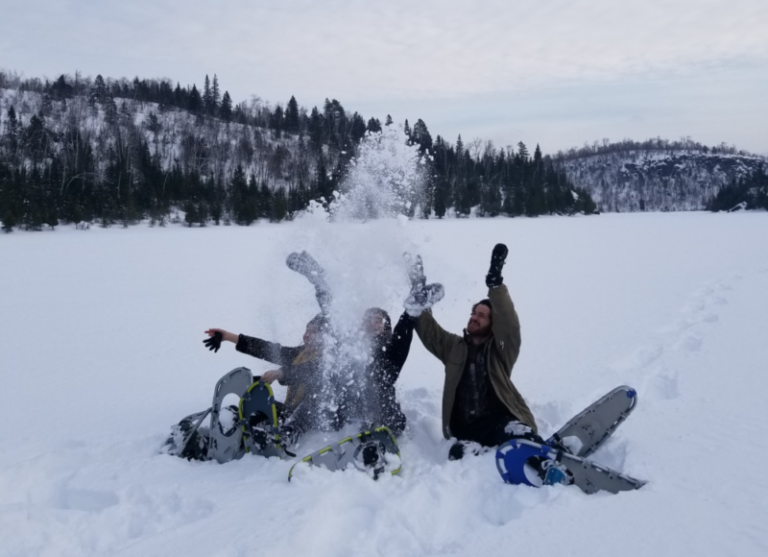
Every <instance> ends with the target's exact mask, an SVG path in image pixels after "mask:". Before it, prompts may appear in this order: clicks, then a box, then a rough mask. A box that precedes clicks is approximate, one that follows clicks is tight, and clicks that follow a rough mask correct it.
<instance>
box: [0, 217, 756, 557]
mask: <svg viewBox="0 0 768 557" xmlns="http://www.w3.org/2000/svg"><path fill="white" fill-rule="evenodd" d="M766 237H768V220H766V214H765V213H764V212H748V213H740V214H710V213H685V214H681V213H676V214H662V213H655V214H621V215H614V214H605V215H602V216H600V217H598V218H586V217H575V218H570V219H566V218H557V217H552V218H548V217H543V218H538V219H528V218H518V219H508V218H495V219H461V220H458V219H451V220H442V221H438V220H418V219H417V220H408V219H406V218H404V217H400V218H383V219H379V220H369V221H368V222H360V221H356V220H354V221H343V220H337V221H336V222H334V223H330V222H328V221H327V220H326V219H325V217H324V215H323V214H322V213H320V212H314V213H312V212H311V213H309V214H306V215H304V216H302V217H300V218H297V219H296V220H295V221H293V222H287V223H280V224H269V223H264V222H260V223H258V224H256V225H253V226H248V227H224V226H222V227H206V228H192V229H187V228H182V227H179V226H170V227H167V228H164V229H160V228H149V227H146V226H137V227H133V228H131V229H129V230H122V229H115V228H106V229H104V228H97V227H93V228H91V229H90V230H85V231H84V230H76V229H75V228H74V227H73V226H62V227H60V228H59V229H58V230H57V231H55V232H50V231H45V232H40V233H25V232H19V233H13V234H8V235H2V236H0V261H1V262H2V273H0V316H1V318H0V338H2V340H3V341H2V343H0V392H2V393H4V394H5V400H4V404H3V405H2V406H1V407H0V421H2V423H3V424H4V427H3V428H2V430H0V446H2V451H0V557H22V556H23V557H43V556H56V557H68V556H73V557H74V556H76V557H86V556H99V557H102V556H113V555H114V556H121V557H129V556H134V555H135V556H141V557H148V556H155V555H157V556H160V555H163V556H167V555H184V556H186V557H214V556H217V557H224V556H227V557H234V556H246V555H295V554H309V555H319V556H325V555H327V556H339V555H349V556H352V555H354V556H361V555H365V556H367V555H382V556H395V555H397V556H401V555H402V556H414V557H417V556H418V557H421V556H424V555H462V556H464V555H466V556H474V555H488V556H495V555H498V556H502V555H509V554H510V553H515V554H523V555H550V554H555V555H561V554H567V555H588V556H590V557H601V556H614V555H617V554H620V555H622V556H623V557H640V556H658V555H707V556H713V557H715V556H717V557H721V556H723V555H739V556H742V557H751V556H762V555H765V554H766V552H768V533H766V530H765V527H764V522H765V517H766V516H768V480H767V479H766V476H765V474H763V473H762V469H763V468H764V465H763V463H764V462H765V461H766V460H767V459H768V449H766V446H765V444H764V443H761V442H760V440H761V438H762V432H763V430H764V429H765V427H764V424H765V422H766V419H767V418H768V408H767V407H766V405H765V402H764V395H765V393H766V392H767V391H768V375H767V374H766V373H765V362H766V361H768V343H766V342H765V331H767V330H768V243H766V242H765V241H764V239H765V238H766ZM497 242H504V243H506V244H507V245H508V246H509V248H510V256H509V259H508V262H507V266H506V267H505V270H504V276H505V283H506V284H507V285H508V286H509V288H510V292H511V294H512V298H513V300H514V301H515V304H516V307H517V311H518V313H519V315H520V320H521V324H522V335H523V345H522V351H521V355H520V359H519V360H518V362H517V364H516V366H515V368H514V372H513V375H512V378H513V380H514V382H515V384H516V386H517V387H518V388H519V390H520V391H521V392H522V394H523V395H524V397H525V398H526V400H527V402H528V404H529V405H530V406H531V408H532V410H533V412H534V414H535V416H536V419H537V421H538V423H539V426H540V429H541V431H542V433H543V434H544V435H547V434H549V433H551V432H553V431H555V430H556V429H557V428H558V427H559V426H560V425H561V424H562V423H563V422H564V421H565V420H567V419H568V418H569V417H571V416H572V415H573V414H575V413H576V412H578V411H580V410H581V409H582V408H584V407H585V406H586V405H587V404H589V403H590V402H592V401H593V400H595V399H596V398H597V397H598V396H600V395H602V394H603V393H605V392H607V391H608V390H610V389H612V388H613V387H615V386H617V385H621V384H628V385H631V386H633V387H635V388H636V389H637V391H638V396H639V403H638V407H637V409H636V410H635V411H634V413H633V414H632V416H631V417H630V418H629V419H628V420H627V422H626V423H625V424H623V425H622V426H621V428H620V429H619V430H618V431H617V432H616V433H615V434H614V436H613V437H612V438H611V440H610V441H609V442H608V443H607V445H606V446H605V447H603V448H602V449H601V450H600V451H599V452H598V453H596V454H595V455H594V459H595V460H597V461H598V462H602V463H604V464H606V465H608V466H611V467H614V468H616V469H618V470H620V471H623V472H625V473H628V474H630V475H632V476H635V477H638V478H642V479H645V480H648V482H649V483H648V484H647V485H646V486H645V487H643V488H642V489H641V490H639V491H634V492H627V493H621V494H619V495H610V494H597V495H585V494H583V493H582V492H581V491H579V490H578V489H576V488H569V487H564V486H555V487H550V488H542V489H535V488H529V487H523V486H512V485H506V484H504V483H502V481H501V479H500V477H499V475H498V473H497V471H496V468H495V462H494V456H493V454H492V453H489V454H486V455H482V456H479V457H475V458H466V459H464V460H463V461H458V462H449V461H447V453H448V448H449V446H450V442H449V441H447V440H444V439H443V438H442V436H441V431H440V401H441V392H442V379H443V371H442V367H441V365H440V363H439V362H438V361H437V360H436V359H434V358H433V357H432V356H431V355H430V354H428V353H427V352H426V350H425V349H424V348H423V347H422V346H421V343H420V342H419V340H418V339H414V342H413V346H412V349H411V354H410V356H409V359H408V361H407V363H406V365H405V368H404V370H403V373H402V375H401V378H400V380H399V382H398V396H399V398H400V400H401V402H402V405H403V409H404V412H405V413H406V415H407V417H408V420H409V426H408V429H407V431H406V433H405V434H404V435H403V436H402V438H401V439H400V440H399V444H400V450H401V454H402V457H403V469H402V472H401V473H400V475H398V476H393V477H385V478H382V479H380V480H379V481H372V480H371V479H370V478H369V477H367V476H366V475H364V474H360V473H357V472H354V471H347V472H336V473H333V472H328V471H326V470H323V469H307V470H305V473H303V474H301V475H300V476H298V477H297V478H295V479H294V480H293V481H291V482H288V480H287V476H288V470H289V469H290V467H291V466H292V465H293V464H294V462H293V461H290V460H286V461H281V460H277V459H264V458H259V457H255V456H246V457H245V458H243V459H242V460H239V461H236V462H230V463H227V464H223V465H219V464H216V463H215V462H187V461H185V460H182V459H179V458H176V457H171V456H168V455H164V454H161V452H160V447H161V445H162V443H163V440H164V439H165V438H166V436H167V434H168V432H169V430H170V426H171V425H172V424H173V423H175V422H177V421H178V420H179V419H180V418H182V417H183V416H185V415H187V414H189V413H191V412H194V411H198V410H201V409H203V408H205V407H207V406H208V405H209V404H210V400H211V397H212V394H213V392H212V391H213V386H214V384H215V383H216V380H217V379H218V378H219V377H220V376H221V375H223V374H224V373H225V372H227V371H229V370H231V369H233V368H235V367H238V366H242V365H245V366H247V367H249V368H250V369H251V370H253V371H254V373H261V372H263V371H265V370H268V369H270V368H271V366H269V365H268V364H265V363H263V362H260V361H258V360H255V359H253V358H249V357H247V356H244V355H243V354H240V353H237V352H236V351H235V350H233V349H232V347H231V345H230V346H225V347H224V348H223V349H222V350H220V351H219V352H218V353H216V354H214V353H212V352H209V351H208V350H206V349H205V347H204V346H203V344H202V343H201V341H202V339H203V338H204V335H203V331H204V330H206V329H207V328H209V327H223V328H227V329H228V330H232V331H236V332H243V333H248V334H252V335H257V336H261V337H264V338H268V339H271V340H275V341H279V342H282V343H284V344H286V345H296V344H298V343H299V342H300V341H301V334H302V332H303V328H304V324H305V323H306V322H307V320H308V319H309V318H311V317H312V316H313V315H314V314H315V313H316V311H317V308H316V303H315V300H314V295H313V291H312V288H311V286H310V285H309V284H307V282H306V280H305V279H303V277H301V276H299V275H297V274H296V273H294V272H292V271H290V270H289V269H287V268H286V266H285V264H284V261H285V258H286V255H287V254H288V253H290V252H291V251H294V250H301V249H306V250H308V251H309V252H310V253H312V254H313V255H315V257H316V258H317V259H318V261H320V262H321V263H322V264H323V265H324V266H325V267H326V269H327V271H328V275H329V282H330V283H331V285H332V287H333V288H334V291H335V292H336V293H337V295H338V296H340V297H344V299H345V300H348V303H347V304H346V309H347V311H348V312H349V314H348V315H349V316H350V317H349V318H350V319H357V316H358V315H360V314H361V313H362V310H363V309H365V308H366V307H370V306H372V305H376V306H381V307H383V308H386V309H387V310H388V311H389V312H390V314H391V315H392V316H393V317H394V316H396V315H398V313H399V312H400V311H401V308H402V301H403V299H404V297H405V296H406V294H407V292H408V283H407V278H406V276H405V274H404V269H403V266H402V257H401V256H402V253H403V251H406V250H408V251H411V252H414V253H420V254H421V255H422V256H423V258H424V264H425V270H426V273H427V277H428V279H429V280H430V281H439V282H441V283H443V284H444V286H445V290H446V297H445V299H443V300H442V301H441V302H440V303H439V304H438V305H437V306H435V311H434V313H435V316H436V318H437V319H438V321H439V322H440V323H441V324H442V325H443V326H444V327H445V328H446V329H448V330H450V331H454V332H460V331H461V329H462V327H463V326H464V325H465V324H466V321H467V318H468V314H469V310H470V306H471V304H472V303H473V302H476V301H478V300H479V299H481V298H483V297H484V296H485V294H486V289H485V286H484V276H485V273H486V271H487V267H488V260H489V256H490V251H491V248H492V247H493V245H494V244H495V243H497ZM276 393H277V396H278V398H281V397H282V396H284V394H285V391H284V390H283V389H282V388H278V389H276ZM334 437H335V435H334V434H333V433H317V434H313V435H310V436H308V437H306V438H305V439H304V440H302V442H301V445H300V447H299V448H298V450H299V452H301V453H309V452H311V451H312V450H315V449H316V448H319V447H320V446H321V445H323V444H327V443H328V442H329V441H331V440H333V438H334Z"/></svg>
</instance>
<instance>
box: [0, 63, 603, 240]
mask: <svg viewBox="0 0 768 557" xmlns="http://www.w3.org/2000/svg"><path fill="white" fill-rule="evenodd" d="M0 103H2V104H0V106H2V107H3V109H2V111H0V220H2V226H3V229H4V230H6V231H10V230H12V229H14V228H16V227H21V228H25V229H30V230H37V229H41V228H42V227H43V226H50V227H54V226H56V225H58V224H59V223H75V224H79V223H89V224H90V223H98V224H100V225H102V226H110V225H113V224H121V225H124V226H128V225H131V224H134V223H137V222H140V221H145V220H148V221H149V223H150V224H158V225H164V224H165V223H167V222H168V221H169V219H172V218H173V216H174V215H175V214H176V211H177V210H181V211H183V213H184V219H185V222H186V223H187V224H189V225H190V226H192V225H206V224H208V223H214V224H222V223H223V224H230V223H235V224H243V225H248V224H251V223H253V222H254V221H256V220H257V219H269V220H271V221H280V220H283V219H286V218H291V217H292V216H293V215H294V214H295V213H296V212H297V211H301V210H303V209H304V208H306V207H307V206H308V204H309V202H310V201H312V200H320V201H321V202H323V201H327V200H329V199H331V196H332V193H333V191H335V190H338V189H339V188H340V187H341V186H342V184H343V181H344V178H345V176H346V174H347V171H348V168H349V165H350V161H352V159H353V158H354V157H355V156H356V154H357V150H358V146H359V144H360V142H361V141H362V140H363V138H364V137H365V135H366V134H367V133H377V132H380V131H381V130H382V129H383V128H382V126H390V125H393V122H392V119H391V117H389V116H387V118H386V119H385V121H384V123H382V122H381V121H379V120H378V119H376V118H370V119H368V120H365V119H364V118H363V116H362V115H360V114H358V113H357V112H354V113H352V114H349V113H348V112H347V111H346V110H345V109H344V107H343V106H342V105H341V103H340V102H339V101H337V100H335V99H334V100H326V102H325V104H324V106H323V107H322V109H318V108H317V107H314V108H313V109H312V110H311V111H308V110H306V109H304V108H302V107H300V106H299V105H298V103H297V101H296V99H295V98H293V97H291V99H290V100H289V101H288V103H286V105H285V107H284V108H283V106H281V105H276V106H271V105H269V104H267V103H263V102H261V101H260V100H258V99H255V100H253V101H252V102H250V103H240V104H237V105H235V106H233V103H232V99H231V97H230V95H229V94H228V92H226V91H224V92H223V93H221V88H220V87H219V83H218V79H217V77H216V76H214V78H213V80H210V79H209V78H208V76H206V78H205V83H204V86H203V88H202V91H199V90H198V89H197V87H196V86H195V85H192V86H191V87H189V86H187V87H182V86H180V85H179V84H176V85H175V86H173V85H172V83H171V82H170V81H167V80H139V79H138V78H137V79H134V80H133V81H129V80H125V79H123V80H105V79H104V78H102V77H101V76H97V77H96V78H95V79H90V78H83V77H82V76H80V75H75V77H74V78H72V77H68V76H65V75H62V76H60V77H59V78H58V79H56V80H55V81H53V82H49V81H42V80H39V79H25V80H22V79H20V78H19V77H17V76H12V75H7V74H3V73H0ZM404 131H405V134H406V136H407V137H406V138H404V139H406V140H407V141H408V142H410V143H411V144H413V145H418V147H419V151H420V152H421V154H422V155H423V157H424V160H425V161H426V163H427V167H428V171H427V172H425V175H426V176H428V177H429V178H428V179H427V184H426V185H425V189H424V191H423V192H422V194H423V195H422V197H421V198H420V199H418V200H416V201H417V204H414V206H412V212H413V211H415V210H416V207H417V206H418V207H419V209H420V213H419V214H418V215H416V216H433V217H438V218H442V217H443V216H445V215H446V214H456V215H457V216H466V215H469V214H470V212H471V211H472V210H473V209H474V211H475V213H476V214H477V215H478V216H495V215H499V214H506V215H509V216H516V215H529V216H535V215H540V214H545V213H550V214H553V213H560V214H572V213H574V212H585V213H591V212H593V211H594V203H593V202H592V200H591V198H590V197H589V196H588V195H587V194H586V193H585V192H584V191H574V190H573V188H572V185H571V184H570V183H569V182H568V181H567V179H566V178H565V175H564V174H563V173H561V172H558V171H556V170H555V168H554V167H553V165H552V162H551V160H550V159H549V158H548V157H543V156H542V154H541V151H540V149H539V148H538V146H537V147H536V149H535V152H534V154H533V156H531V155H529V153H528V150H527V148H526V147H525V145H523V144H522V143H520V144H519V145H518V150H517V151H514V150H511V149H508V150H504V149H502V150H496V149H495V148H494V147H493V146H492V145H491V144H490V143H485V144H483V143H482V142H479V141H475V142H472V144H470V145H469V146H464V145H463V144H462V142H461V138H460V137H459V140H458V141H457V143H456V145H455V146H454V145H450V144H449V143H447V142H446V141H444V140H443V139H442V138H440V137H437V139H436V140H435V141H434V143H433V141H432V138H431V136H430V134H429V131H428V129H427V126H426V124H425V123H424V122H423V121H422V120H418V121H417V122H416V124H415V125H414V126H413V129H411V128H410V126H409V125H408V122H407V121H406V122H405V126H404Z"/></svg>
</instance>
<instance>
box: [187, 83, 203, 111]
mask: <svg viewBox="0 0 768 557" xmlns="http://www.w3.org/2000/svg"><path fill="white" fill-rule="evenodd" d="M206 79H207V78H206ZM187 109H188V110H189V111H190V112H191V113H192V114H199V113H200V111H201V110H202V109H203V99H202V98H200V92H199V91H198V90H197V87H196V86H195V85H192V90H191V91H190V92H189V98H188V99H187Z"/></svg>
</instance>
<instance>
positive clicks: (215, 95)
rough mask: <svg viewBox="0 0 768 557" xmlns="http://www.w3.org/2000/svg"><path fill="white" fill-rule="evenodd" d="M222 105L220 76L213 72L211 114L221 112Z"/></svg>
mask: <svg viewBox="0 0 768 557" xmlns="http://www.w3.org/2000/svg"><path fill="white" fill-rule="evenodd" d="M220 105H221V91H220V90H219V78H218V77H216V74H213V87H211V109H210V111H209V114H211V115H212V116H215V115H216V114H217V113H218V112H219V106H220Z"/></svg>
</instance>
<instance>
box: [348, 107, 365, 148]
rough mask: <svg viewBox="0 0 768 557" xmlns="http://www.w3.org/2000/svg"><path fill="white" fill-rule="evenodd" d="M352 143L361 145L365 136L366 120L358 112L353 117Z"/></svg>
mask: <svg viewBox="0 0 768 557" xmlns="http://www.w3.org/2000/svg"><path fill="white" fill-rule="evenodd" d="M350 135H351V136H352V141H353V142H354V143H360V140H361V139H362V138H363V136H364V135H365V120H363V117H362V116H360V115H359V114H358V113H357V112H355V113H354V114H353V115H352V129H351V130H350Z"/></svg>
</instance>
